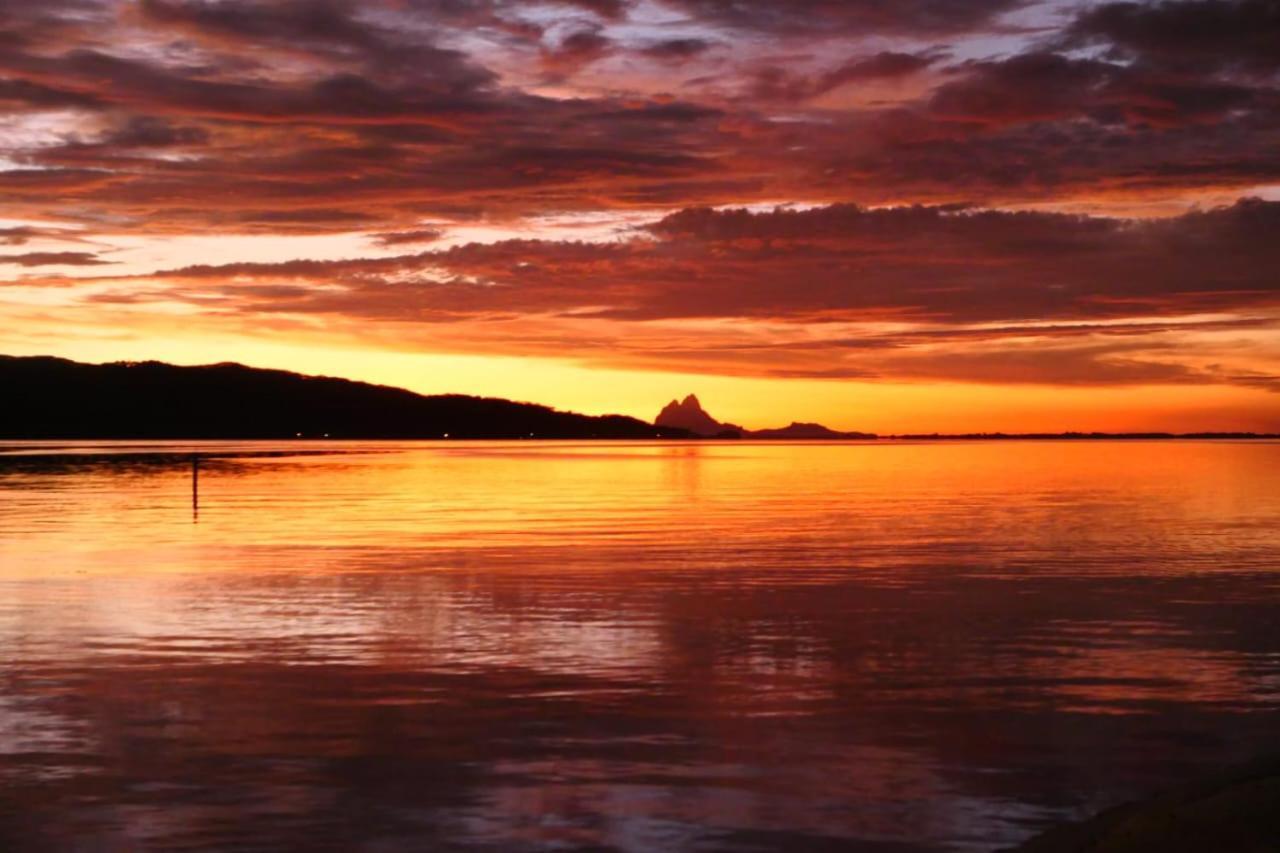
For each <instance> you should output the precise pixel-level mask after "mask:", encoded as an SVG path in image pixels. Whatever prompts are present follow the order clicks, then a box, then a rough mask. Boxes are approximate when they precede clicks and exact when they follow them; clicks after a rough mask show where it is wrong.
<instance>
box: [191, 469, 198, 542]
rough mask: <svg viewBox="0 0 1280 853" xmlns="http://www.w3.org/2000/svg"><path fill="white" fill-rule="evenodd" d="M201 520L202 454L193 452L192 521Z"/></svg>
mask: <svg viewBox="0 0 1280 853" xmlns="http://www.w3.org/2000/svg"><path fill="white" fill-rule="evenodd" d="M199 520H200V454H199V453H192V454H191V521H192V523H193V524H194V523H195V522H197V521H199Z"/></svg>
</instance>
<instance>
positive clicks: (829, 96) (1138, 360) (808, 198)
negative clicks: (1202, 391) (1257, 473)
mask: <svg viewBox="0 0 1280 853" xmlns="http://www.w3.org/2000/svg"><path fill="white" fill-rule="evenodd" d="M1277 43H1280V6H1278V5H1277V4H1276V3H1275V2H1263V0H1215V2H1207V0H1158V2H1146V3H1113V2H1101V3H1092V4H1087V5H1084V6H1078V5H1076V4H1066V3H1055V2H1038V3H1037V2H1031V1H1030V0H965V2H957V0H946V2H943V0H910V2H901V3H892V4H886V3H882V2H872V0H865V2H864V0H839V2H836V0H804V2H794V3H777V2H771V1H768V0H736V2H732V3H726V2H720V1H719V0H537V1H536V2H515V0H395V2H392V0H386V2H381V0H375V2H356V0H271V2H268V0H141V1H140V2H136V3H132V2H131V3H126V2H119V1H118V0H48V1H47V2H43V3H41V4H39V5H38V6H35V7H32V6H30V5H29V4H20V5H17V6H15V5H13V4H8V5H4V6H0V106H2V107H3V108H4V110H5V112H6V115H7V116H8V119H7V121H8V124H7V126H6V129H5V131H4V133H3V134H0V167H2V168H0V192H2V193H3V194H4V197H5V199H6V208H5V215H6V217H7V219H8V220H9V221H8V222H7V223H4V224H3V227H0V245H3V246H7V247H9V248H10V251H9V252H8V253H6V254H3V255H0V264H2V265H3V266H4V267H5V268H6V269H8V270H10V271H16V272H15V273H14V275H13V277H11V278H10V284H11V285H19V286H21V288H24V289H30V288H37V289H38V288H42V287H51V286H54V285H57V286H58V287H59V288H61V289H62V290H64V291H66V292H69V293H75V294H77V295H76V296H75V297H74V299H73V301H74V302H75V304H77V305H78V306H80V310H86V311H87V310H91V309H94V308H95V306H96V309H97V310H103V309H102V307H103V306H107V305H110V306H129V307H130V310H132V311H135V312H137V311H143V310H145V309H146V308H147V307H148V306H169V307H172V306H173V305H175V304H176V305H181V306H183V309H182V310H185V311H195V312H197V314H200V315H202V316H208V317H214V318H217V319H219V320H220V321H225V320H227V318H234V319H235V321H236V322H238V323H241V324H242V326H241V328H243V329H251V328H252V324H253V322H254V320H255V318H256V320H257V322H260V323H262V324H263V327H264V328H265V327H268V326H273V325H274V324H277V323H279V322H281V319H282V318H291V319H292V320H296V321H298V322H302V321H303V318H305V319H306V321H307V322H315V321H320V322H323V323H324V324H325V325H326V326H327V327H330V328H335V329H336V328H341V329H344V330H346V331H344V334H352V335H358V331H357V330H358V329H360V328H364V329H366V330H367V333H368V334H369V335H371V336H374V335H376V336H383V335H390V336H391V337H393V338H395V339H396V340H397V341H401V342H405V341H407V342H411V343H413V344H414V345H419V346H423V347H432V348H435V349H438V350H445V351H455V350H456V351H483V352H496V353H506V354H519V355H527V354H533V355H562V356H563V355H568V356H571V357H575V358H580V359H583V360H587V361H589V362H592V363H600V364H607V365H611V366H646V367H660V368H662V369H683V370H705V371H712V372H727V373H734V374H742V375H756V376H777V377H781V376H829V377H860V378H871V379H881V378H897V379H911V380H915V379H931V378H943V379H967V380H974V381H983V382H1013V383H1021V382H1045V383H1056V384H1082V383H1083V384H1088V383H1096V384H1126V383H1146V382H1150V383H1183V384H1200V383H1229V384H1238V385H1247V386H1249V387H1257V388H1264V389H1274V388H1275V386H1276V380H1275V378H1274V375H1275V373H1276V372H1277V371H1276V369H1275V361H1274V358H1275V355H1276V348H1277V347H1276V343H1275V328H1276V325H1275V318H1276V316H1277V304H1276V303H1277V294H1276V283H1275V276H1274V273H1273V270H1275V269H1277V268H1280V264H1278V262H1280V256H1278V255H1277V253H1278V251H1280V250H1277V248H1276V246H1277V245H1280V241H1278V240H1277V239H1276V237H1277V235H1278V234H1280V213H1277V210H1278V209H1280V208H1278V206H1277V204H1278V203H1277V202H1275V201H1268V200H1266V199H1275V198H1277V197H1280V196H1278V195H1277V194H1278V193H1280V190H1278V189H1277V188H1278V187H1280V51H1277V50H1276V49H1275V45H1276V44H1277ZM777 205H782V206H777ZM775 206H777V207H775ZM549 217H558V218H559V220H558V221H561V222H573V221H580V222H581V223H583V224H584V225H583V227H588V226H590V225H591V223H593V222H596V221H597V219H596V218H599V217H605V218H606V219H608V217H613V219H612V220H611V221H613V222H615V224H617V223H621V224H618V225H617V228H616V229H615V231H614V232H613V233H612V234H611V235H610V234H605V233H601V231H600V229H599V228H596V230H595V231H592V232H591V234H590V235H588V236H586V237H585V238H584V239H580V240H573V239H569V240H566V239H564V234H563V232H555V233H554V234H549V233H544V231H542V230H540V228H539V225H538V223H540V222H545V221H546V220H547V219H548V218H549ZM575 218H576V220H575ZM592 227H594V226H592ZM477 229H479V230H484V229H489V231H491V232H492V234H493V235H497V236H491V237H489V238H483V239H482V238H480V237H477V236H476V231H477ZM513 232H518V233H523V234H526V235H528V236H529V237H530V239H522V240H503V239H497V237H498V236H501V235H503V234H509V233H513ZM254 235H256V236H269V237H278V238H280V239H281V240H285V239H293V238H303V237H306V236H308V235H334V236H335V237H339V236H341V237H342V238H343V239H347V240H349V241H350V245H352V246H363V247H365V248H366V249H367V252H366V253H365V254H364V255H363V256H361V255H360V254H359V253H358V252H356V251H353V253H352V256H351V257H349V258H347V259H344V260H337V261H335V260H311V259H307V258H305V257H301V258H299V259H296V260H285V261H279V262H272V263H263V262H256V261H247V260H241V259H239V258H237V257H236V256H235V251H236V249H235V247H236V246H237V245H238V243H237V242H236V241H237V240H239V239H240V238H242V237H245V236H254ZM192 237H199V238H201V239H208V238H210V237H218V238H225V239H226V241H227V242H226V244H225V245H226V247H227V249H226V251H212V250H210V251H208V252H207V253H206V254H204V255H197V256H189V257H184V258H182V259H181V260H182V261H183V262H182V263H175V262H174V260H175V259H174V258H172V257H170V256H169V255H166V254H165V253H164V251H163V246H164V245H165V244H166V243H165V241H168V240H173V239H175V238H179V239H186V238H192ZM603 237H608V238H609V239H602V238H603ZM139 241H142V244H143V245H154V246H156V247H157V250H156V258H157V260H156V261H155V262H153V263H152V269H153V270H154V272H149V273H147V274H144V275H138V274H137V273H136V270H125V271H122V272H120V273H118V274H116V273H115V270H114V267H115V266H116V265H117V260H116V256H115V255H113V254H112V253H111V250H112V249H113V248H119V247H120V246H124V245H128V246H136V245H139ZM147 241H151V242H150V243H148V242H147ZM86 243H87V244H91V245H88V246H86V245H84V244H86ZM73 244H80V245H73ZM281 245H285V244H283V243H282V244H281ZM104 264H111V265H112V266H102V265H104ZM47 268H49V269H47ZM59 268H63V269H62V270H60V269H59ZM72 268H80V269H74V270H73V269H72ZM63 270H65V273H64V272H63ZM73 273H74V276H75V277H70V276H71V275H72V274H73ZM9 290H10V292H16V290H17V288H16V287H10V288H9ZM164 310H169V309H168V308H165V309H164ZM362 324H363V325H362Z"/></svg>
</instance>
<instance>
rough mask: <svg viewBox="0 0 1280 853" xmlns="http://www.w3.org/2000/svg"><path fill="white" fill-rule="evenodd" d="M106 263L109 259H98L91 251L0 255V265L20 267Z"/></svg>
mask: <svg viewBox="0 0 1280 853" xmlns="http://www.w3.org/2000/svg"><path fill="white" fill-rule="evenodd" d="M106 263H110V261H104V260H100V259H99V258H98V256H97V255H95V254H93V253H92V252H24V253H23V254H21V255H0V265H4V264H14V265H17V266H20V267H52V266H72V267H91V266H97V265H99V264H106Z"/></svg>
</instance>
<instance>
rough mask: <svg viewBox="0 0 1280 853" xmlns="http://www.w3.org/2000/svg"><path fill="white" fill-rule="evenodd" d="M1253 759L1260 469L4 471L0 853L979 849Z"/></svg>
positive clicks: (1063, 446) (1273, 493)
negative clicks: (195, 501)
mask: <svg viewBox="0 0 1280 853" xmlns="http://www.w3.org/2000/svg"><path fill="white" fill-rule="evenodd" d="M193 449H197V450H199V451H200V452H201V453H202V454H203V457H204V458H203V461H202V463H201V466H200V478H199V506H198V512H195V511H193V507H192V482H191V467H190V462H189V459H190V453H191V451H192V450H193ZM317 451H323V452H317ZM1278 750H1280V443H1272V442H1252V443H1250V442H1208V441H1206V442H1077V443H1073V442H993V443H979V442H973V443H963V442H957V443H947V442H937V443H917V444H908V443H903V444H889V443H879V444H853V443H850V444H785V443H749V442H728V443H715V442H701V443H664V442H641V443H604V442H600V443H568V442H566V443H540V442H517V443H507V444H503V443H461V442H445V443H434V444H433V443H416V444H387V443H347V444H339V443H334V444H322V443H312V442H308V443H305V444H297V445H287V444H266V443H237V444H200V445H190V444H181V443H174V444H136V443H134V444H130V443H116V444H106V445H104V444H90V443H44V444H39V443H32V444H21V443H10V444H6V445H3V446H2V447H0V849H5V850H26V849H33V850H35V849H38V850H43V849H68V850H95V851H96V850H108V851H111V850H150V849H165V850H170V849H187V848H189V849H206V848H222V849H230V848H235V849H262V850H285V849H294V850H323V849H333V850H373V851H382V850H404V849H408V850H426V849H431V850H450V849H468V850H494V851H523V850H561V849H563V850H577V849H592V850H598V849H617V850H634V851H650V850H651V851H694V850H697V851H702V850H730V849H732V850H784V849H785V850H806V851H814V850H823V849H841V850H844V849H854V850H869V851H875V853H906V851H924V850H955V851H970V850H972V851H978V850H991V849H997V848H1001V847H1004V846H1007V845H1011V844H1016V843H1018V842H1020V841H1021V840H1023V839H1025V838H1027V837H1029V836H1031V835H1033V834H1035V833H1036V832H1038V831H1039V830H1041V829H1043V828H1045V827H1047V826H1050V825H1052V824H1054V823H1057V822H1059V821H1062V820H1069V819H1074V818H1080V817H1084V816H1087V815H1089V814H1091V813H1093V812H1095V811H1096V810H1098V809H1100V808H1104V807H1108V806H1111V805H1114V804H1116V803H1119V802H1122V801H1126V800H1129V799H1133V798H1136V797H1141V796H1144V795H1147V794H1150V793H1152V792H1154V791H1157V790H1159V789H1161V788H1164V787H1168V786H1170V785H1176V784H1179V783H1181V782H1183V781H1184V780H1186V779H1189V778H1194V777H1195V776H1197V775H1200V774H1202V773H1204V772H1209V771H1213V770H1215V769H1218V768H1222V767H1226V766H1229V765H1233V764H1237V763H1239V762H1242V761H1245V760H1247V759H1250V758H1253V757H1255V756H1258V755H1264V754H1268V753H1272V754H1274V753H1275V752H1276V751H1278Z"/></svg>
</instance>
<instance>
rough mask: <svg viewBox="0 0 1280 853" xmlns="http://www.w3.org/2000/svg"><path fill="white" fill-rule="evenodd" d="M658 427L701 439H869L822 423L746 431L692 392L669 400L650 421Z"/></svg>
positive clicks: (794, 424) (865, 433)
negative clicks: (683, 431) (720, 416)
mask: <svg viewBox="0 0 1280 853" xmlns="http://www.w3.org/2000/svg"><path fill="white" fill-rule="evenodd" d="M653 422H654V423H655V424H657V425H658V426H666V427H672V428H676V429H687V430H688V431H689V432H691V433H693V434H694V435H698V436H702V437H704V438H764V439H790V440H796V439H870V438H875V435H874V434H873V433H869V432H837V431H836V430H833V429H827V428H826V427H824V426H823V425H822V424H809V423H797V422H795V421H793V422H792V423H791V425H790V426H785V427H782V428H780V429H761V430H746V429H743V428H742V427H740V426H738V425H737V424H730V423H721V422H720V421H718V420H716V419H715V418H713V417H711V415H709V414H707V412H706V410H705V409H703V408H702V404H701V403H700V402H698V398H697V397H695V396H694V395H693V394H690V395H689V396H688V397H685V398H684V399H683V400H679V401H677V400H672V401H671V402H670V403H667V405H666V406H665V407H664V408H663V409H662V411H661V412H659V413H658V417H656V418H654V421H653Z"/></svg>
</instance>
